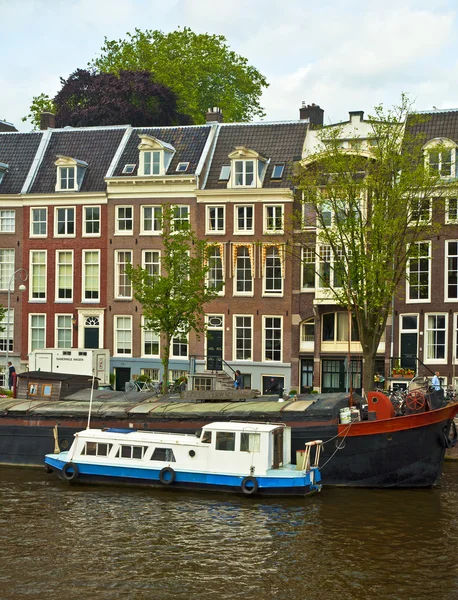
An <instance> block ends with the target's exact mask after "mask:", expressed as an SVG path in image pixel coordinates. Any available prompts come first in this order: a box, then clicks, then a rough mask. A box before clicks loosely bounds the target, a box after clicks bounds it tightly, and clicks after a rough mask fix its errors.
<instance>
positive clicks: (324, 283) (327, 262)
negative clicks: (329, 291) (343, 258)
mask: <svg viewBox="0 0 458 600" xmlns="http://www.w3.org/2000/svg"><path fill="white" fill-rule="evenodd" d="M318 261H319V262H318V277H319V279H318V282H319V283H318V287H320V288H328V287H329V286H330V284H331V246H320V248H319V256H318Z"/></svg>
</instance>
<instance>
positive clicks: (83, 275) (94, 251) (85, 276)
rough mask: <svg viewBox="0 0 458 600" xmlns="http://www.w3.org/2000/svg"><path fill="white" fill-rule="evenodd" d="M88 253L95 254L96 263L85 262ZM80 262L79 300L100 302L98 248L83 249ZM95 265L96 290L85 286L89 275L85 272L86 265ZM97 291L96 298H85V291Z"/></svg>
mask: <svg viewBox="0 0 458 600" xmlns="http://www.w3.org/2000/svg"><path fill="white" fill-rule="evenodd" d="M88 254H97V257H98V258H97V263H88V262H86V257H87V255H88ZM81 264H82V273H81V302H84V303H85V304H86V303H89V304H90V303H97V302H100V250H99V249H97V248H94V249H92V250H89V249H88V250H83V251H82V255H81ZM95 264H96V265H97V267H98V268H97V290H89V289H88V288H87V281H88V279H89V278H90V277H92V276H88V274H87V267H88V265H95ZM95 291H97V298H86V292H95Z"/></svg>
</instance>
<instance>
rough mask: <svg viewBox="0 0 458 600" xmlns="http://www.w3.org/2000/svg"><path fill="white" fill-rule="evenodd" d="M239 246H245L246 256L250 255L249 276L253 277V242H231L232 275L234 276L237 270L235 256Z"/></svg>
mask: <svg viewBox="0 0 458 600" xmlns="http://www.w3.org/2000/svg"><path fill="white" fill-rule="evenodd" d="M239 248H247V249H248V256H249V257H250V264H251V276H252V277H254V248H253V244H247V243H245V244H243V243H238V244H237V243H234V244H232V276H233V277H235V274H236V270H237V256H238V249H239Z"/></svg>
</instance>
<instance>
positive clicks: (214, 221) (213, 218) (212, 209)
mask: <svg viewBox="0 0 458 600" xmlns="http://www.w3.org/2000/svg"><path fill="white" fill-rule="evenodd" d="M224 212H225V207H224V206H207V227H206V233H224V232H225V223H224V216H225V214H224Z"/></svg>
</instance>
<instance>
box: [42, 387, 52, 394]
mask: <svg viewBox="0 0 458 600" xmlns="http://www.w3.org/2000/svg"><path fill="white" fill-rule="evenodd" d="M51 392H52V385H50V384H45V385H43V386H41V395H42V396H50V395H51Z"/></svg>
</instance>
